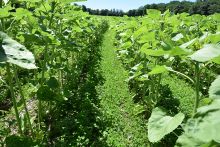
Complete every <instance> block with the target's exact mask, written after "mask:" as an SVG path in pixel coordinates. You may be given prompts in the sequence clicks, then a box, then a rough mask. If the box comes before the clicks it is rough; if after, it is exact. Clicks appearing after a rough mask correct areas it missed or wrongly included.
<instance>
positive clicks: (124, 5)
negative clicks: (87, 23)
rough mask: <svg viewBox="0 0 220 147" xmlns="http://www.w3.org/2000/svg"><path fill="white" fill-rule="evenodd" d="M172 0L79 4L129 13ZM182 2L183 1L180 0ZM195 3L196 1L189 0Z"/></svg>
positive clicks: (94, 0)
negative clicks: (131, 10)
mask: <svg viewBox="0 0 220 147" xmlns="http://www.w3.org/2000/svg"><path fill="white" fill-rule="evenodd" d="M170 1H171V0H87V1H86V2H78V4H80V5H85V6H86V7H88V8H92V9H114V8H115V9H120V10H123V11H128V10H130V9H136V8H139V7H140V6H144V5H146V4H153V3H168V2H170ZM179 1H181V0H179ZM188 1H195V0H188Z"/></svg>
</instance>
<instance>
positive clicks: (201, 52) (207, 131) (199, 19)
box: [115, 10, 220, 146]
mask: <svg viewBox="0 0 220 147" xmlns="http://www.w3.org/2000/svg"><path fill="white" fill-rule="evenodd" d="M147 14H148V15H146V16H144V17H138V18H126V17H124V18H123V19H121V20H120V21H119V22H118V24H117V26H116V29H115V30H116V32H117V33H116V40H115V45H116V48H117V53H118V57H119V58H120V59H121V61H122V63H123V64H124V67H125V68H126V69H127V70H128V71H129V73H130V77H129V79H128V81H129V86H130V89H131V91H133V92H134V93H135V96H134V97H133V98H134V101H135V102H137V103H139V104H141V105H142V106H143V108H141V109H140V113H142V114H144V115H145V116H146V118H147V119H148V130H146V131H148V138H149V141H150V142H151V143H152V144H156V143H159V145H162V146H174V145H175V146H201V145H204V144H205V145H219V143H220V138H219V135H218V133H217V132H218V131H217V130H218V129H219V127H218V125H219V124H220V119H219V118H218V115H219V114H220V109H219V108H220V107H219V106H220V105H219V98H220V95H219V90H220V85H219V79H220V78H219V77H218V75H219V70H218V69H219V64H220V62H219V61H220V44H219V43H220V39H219V38H220V21H219V20H220V14H214V15H211V16H207V17H206V16H202V15H192V16H189V14H187V13H182V14H178V15H173V14H171V13H170V12H169V11H166V12H164V13H163V14H161V12H160V11H157V10H148V12H147ZM173 75H176V76H178V78H179V79H182V80H184V81H185V82H187V83H189V85H191V86H192V87H193V88H194V91H195V96H194V97H192V98H191V99H193V100H194V104H193V105H194V109H193V110H192V111H191V112H192V114H188V113H185V112H181V109H180V108H179V107H178V105H176V104H175V102H174V101H173V102H172V101H171V102H168V101H166V98H167V97H169V95H170V93H169V92H167V88H166V87H165V86H164V85H163V84H162V80H163V78H166V77H168V76H173ZM215 79H216V80H215ZM213 81H214V82H213ZM212 82H213V83H212ZM177 84H178V83H177ZM202 101H203V102H202ZM189 111H190V110H189ZM184 113H185V114H184ZM171 132H172V133H171ZM170 133H171V134H175V135H174V136H175V137H171V136H172V135H168V134H170Z"/></svg>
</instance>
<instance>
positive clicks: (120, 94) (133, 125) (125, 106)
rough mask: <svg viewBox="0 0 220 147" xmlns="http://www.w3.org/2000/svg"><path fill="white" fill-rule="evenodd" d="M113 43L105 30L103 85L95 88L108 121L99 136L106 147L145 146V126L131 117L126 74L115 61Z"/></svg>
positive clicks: (132, 112)
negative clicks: (102, 137)
mask: <svg viewBox="0 0 220 147" xmlns="http://www.w3.org/2000/svg"><path fill="white" fill-rule="evenodd" d="M113 42H114V32H113V31H112V30H109V31H108V32H107V33H106V35H105V38H104V42H103V49H102V61H101V70H102V74H103V78H104V79H105V81H104V84H103V85H100V86H99V87H97V89H98V93H99V98H100V99H101V108H100V109H101V111H102V112H103V114H104V117H105V118H106V119H107V120H108V121H109V126H108V127H107V129H106V130H105V132H104V134H103V135H104V136H105V137H106V141H107V144H108V146H123V147H124V146H132V147H136V146H137V147H140V146H147V144H148V139H147V127H146V122H144V120H142V119H141V118H140V117H139V116H136V115H135V110H134V109H135V104H134V103H133V101H132V96H131V94H130V93H129V89H128V84H127V82H126V81H125V80H126V79H127V78H128V72H126V71H125V69H124V68H123V67H122V64H121V63H120V61H119V60H118V59H117V55H116V53H115V52H114V46H113Z"/></svg>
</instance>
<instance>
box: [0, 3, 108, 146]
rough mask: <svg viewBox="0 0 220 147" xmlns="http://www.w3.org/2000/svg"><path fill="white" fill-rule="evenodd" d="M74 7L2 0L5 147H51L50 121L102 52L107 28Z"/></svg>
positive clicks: (0, 40) (2, 134)
mask: <svg viewBox="0 0 220 147" xmlns="http://www.w3.org/2000/svg"><path fill="white" fill-rule="evenodd" d="M74 1H76V0H62V1H61V0H47V1H45V0H0V65H1V67H0V80H1V83H0V87H1V98H0V102H1V107H2V109H1V113H0V118H1V121H0V126H1V131H0V142H1V144H2V145H3V146H4V145H6V146H17V144H19V145H20V146H35V145H48V139H47V137H48V136H47V135H46V134H47V133H48V132H49V131H50V129H51V128H50V125H49V124H47V123H45V118H48V117H50V116H51V115H52V114H51V112H52V111H53V110H54V109H56V108H57V106H59V105H61V104H62V103H64V102H68V101H70V100H69V97H70V96H71V95H73V94H74V91H73V90H72V89H71V88H72V87H73V86H76V85H78V82H79V81H80V79H82V77H81V75H82V74H87V73H83V72H84V70H83V69H84V67H85V65H86V66H87V64H88V62H87V61H88V60H90V58H91V57H95V56H96V55H98V53H99V51H100V50H99V46H100V45H101V42H102V35H103V34H104V32H105V31H106V30H107V27H108V24H107V22H101V20H99V19H96V18H93V17H91V16H89V15H88V14H86V13H83V12H82V11H81V10H80V8H78V7H76V6H73V5H71V2H74ZM70 83H71V84H70ZM70 85H71V86H70ZM71 98H72V97H71ZM5 102H6V103H5ZM4 105H5V107H4ZM12 106H13V111H12V110H11V107H12ZM50 145H51V144H50Z"/></svg>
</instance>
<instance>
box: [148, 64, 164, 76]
mask: <svg viewBox="0 0 220 147" xmlns="http://www.w3.org/2000/svg"><path fill="white" fill-rule="evenodd" d="M167 71H168V68H167V67H166V66H164V65H162V66H159V65H158V66H155V67H154V68H153V69H152V70H151V72H149V73H148V75H156V74H161V73H164V72H167Z"/></svg>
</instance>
